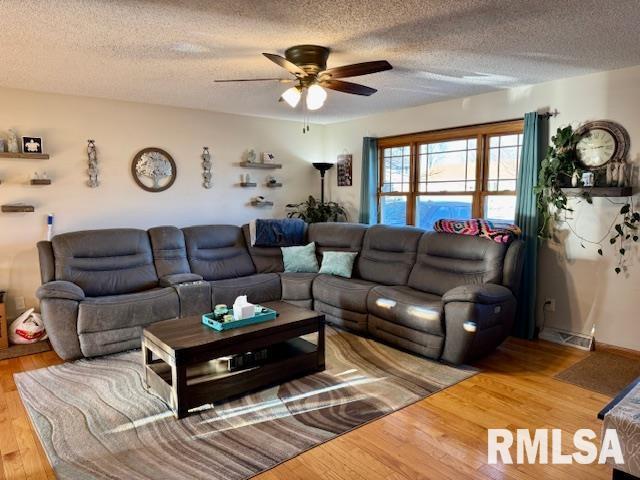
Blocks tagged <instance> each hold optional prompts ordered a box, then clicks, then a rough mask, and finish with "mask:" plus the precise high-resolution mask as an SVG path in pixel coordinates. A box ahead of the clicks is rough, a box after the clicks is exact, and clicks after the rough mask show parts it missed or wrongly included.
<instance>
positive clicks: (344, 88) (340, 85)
mask: <svg viewBox="0 0 640 480" xmlns="http://www.w3.org/2000/svg"><path fill="white" fill-rule="evenodd" d="M320 85H321V86H323V87H325V88H330V89H331V90H337V91H338V92H344V93H351V94H353V95H363V96H365V97H368V96H369V95H373V94H374V93H376V92H377V90H376V89H375V88H371V87H367V86H365V85H360V84H359V83H351V82H343V81H342V80H331V79H329V80H323V81H321V82H320Z"/></svg>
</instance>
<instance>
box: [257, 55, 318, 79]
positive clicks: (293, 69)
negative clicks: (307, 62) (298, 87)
mask: <svg viewBox="0 0 640 480" xmlns="http://www.w3.org/2000/svg"><path fill="white" fill-rule="evenodd" d="M262 55H264V56H265V57H267V58H268V59H269V60H271V61H272V62H273V63H275V64H276V65H278V66H280V67H282V68H284V69H285V70H287V71H288V72H289V73H293V74H294V75H295V76H296V77H306V76H307V72H305V71H304V70H303V69H301V68H300V67H299V66H297V65H296V64H295V63H292V62H290V61H289V60H287V59H286V58H284V57H281V56H280V55H275V54H273V53H263V54H262Z"/></svg>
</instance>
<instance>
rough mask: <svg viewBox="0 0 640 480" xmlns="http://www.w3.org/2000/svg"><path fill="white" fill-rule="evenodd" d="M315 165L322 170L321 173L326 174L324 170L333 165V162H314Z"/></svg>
mask: <svg viewBox="0 0 640 480" xmlns="http://www.w3.org/2000/svg"><path fill="white" fill-rule="evenodd" d="M313 166H314V167H315V169H316V170H320V173H321V174H322V175H323V176H324V172H326V171H327V170H329V169H330V168H331V167H333V163H329V162H313Z"/></svg>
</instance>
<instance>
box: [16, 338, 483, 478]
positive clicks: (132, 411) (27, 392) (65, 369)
mask: <svg viewBox="0 0 640 480" xmlns="http://www.w3.org/2000/svg"><path fill="white" fill-rule="evenodd" d="M326 346H327V351H326V354H327V358H326V365H327V369H326V370H325V371H324V372H322V373H317V374H313V375H309V376H307V377H303V378H301V379H298V380H294V381H291V382H288V383H285V384H283V385H280V386H277V387H273V388H269V389H266V390H263V391H260V392H256V393H253V394H249V395H245V396H244V397H242V398H238V399H235V400H231V401H227V402H223V403H219V404H216V405H214V406H210V407H209V408H205V409H202V410H200V411H199V412H198V413H195V414H193V415H191V416H189V417H187V418H185V419H182V420H176V419H174V417H173V416H172V414H171V412H170V411H169V410H168V408H167V406H166V405H165V404H164V403H163V402H162V401H161V400H160V399H159V398H157V397H156V396H155V395H152V394H149V393H147V392H146V391H145V390H144V387H143V382H142V365H141V362H142V357H141V353H140V352H139V351H133V352H127V353H123V354H117V355H111V356H107V357H102V358H97V359H91V360H79V361H76V362H73V363H67V364H63V365H57V366H53V367H49V368H43V369H40V370H34V371H30V372H24V373H20V374H17V375H15V380H16V384H17V386H18V390H19V392H20V396H21V397H22V401H23V402H24V404H25V406H26V408H27V411H28V412H29V415H30V416H31V420H32V422H33V424H34V426H35V428H36V430H37V432H38V435H39V437H40V440H41V442H42V444H43V446H44V449H45V451H46V453H47V456H48V457H49V461H50V462H51V465H52V466H53V468H54V470H55V473H56V475H57V476H58V478H60V479H71V478H73V479H83V478H126V479H143V478H145V479H159V478H162V479H184V478H198V479H205V478H206V479H243V478H248V477H250V476H252V475H255V474H257V473H259V472H261V471H264V470H267V469H269V468H271V467H273V466H275V465H277V464H278V463H281V462H282V461H284V460H288V459H289V458H292V457H294V456H296V455H298V454H299V453H301V452H303V451H305V450H307V449H309V448H311V447H314V446H316V445H318V444H320V443H322V442H326V441H327V440H330V439H331V438H334V437H336V436H337V435H340V434H342V433H345V432H347V431H349V430H351V429H353V428H355V427H357V426H359V425H362V424H364V423H366V422H368V421H371V420H373V419H376V418H379V417H381V416H383V415H385V414H387V413H390V412H393V411H395V410H398V409H400V408H402V407H404V406H406V405H409V404H411V403H414V402H416V401H418V400H420V399H422V398H424V397H426V396H428V395H430V394H432V393H435V392H437V391H439V390H441V389H443V388H446V387H448V386H451V385H453V384H455V383H457V382H459V381H461V380H464V379H466V378H468V377H470V376H472V375H474V374H475V373H476V371H475V370H473V369H471V368H468V367H466V368H454V367H451V366H447V365H443V364H440V363H437V362H432V361H429V360H425V359H423V358H419V357H416V356H413V355H409V354H406V353H403V352H400V351H398V350H395V349H393V348H390V347H387V346H384V345H381V344H380V343H377V342H375V341H373V340H369V339H365V338H362V337H358V336H355V335H351V334H349V333H345V332H342V331H336V330H332V329H327V344H326Z"/></svg>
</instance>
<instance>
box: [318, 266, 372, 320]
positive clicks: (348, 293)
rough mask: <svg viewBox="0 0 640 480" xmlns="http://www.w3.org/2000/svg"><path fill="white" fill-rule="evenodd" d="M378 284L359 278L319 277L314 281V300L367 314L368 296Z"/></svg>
mask: <svg viewBox="0 0 640 480" xmlns="http://www.w3.org/2000/svg"><path fill="white" fill-rule="evenodd" d="M375 286H376V284H375V283H373V282H368V281H367V280H361V279H359V278H343V277H334V276H332V275H324V274H323V275H318V276H317V277H316V279H315V280H314V281H313V298H314V299H315V300H319V301H321V302H322V303H326V304H327V305H331V306H333V307H337V308H341V309H345V310H351V311H352V312H359V313H367V295H368V294H369V290H371V289H372V288H373V287H375Z"/></svg>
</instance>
